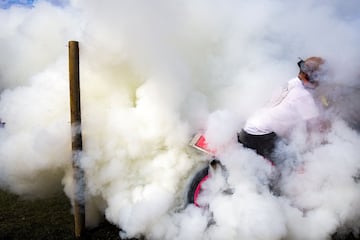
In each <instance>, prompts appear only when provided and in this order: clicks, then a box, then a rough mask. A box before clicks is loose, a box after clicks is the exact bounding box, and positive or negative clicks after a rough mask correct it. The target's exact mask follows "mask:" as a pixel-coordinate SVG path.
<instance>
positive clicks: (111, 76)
mask: <svg viewBox="0 0 360 240" xmlns="http://www.w3.org/2000/svg"><path fill="white" fill-rule="evenodd" d="M56 2H57V4H51V3H49V2H47V1H36V2H35V3H34V7H33V8H23V7H19V6H12V7H10V8H8V9H2V10H0V21H1V22H6V23H7V24H2V25H0V28H1V30H0V41H1V44H0V49H1V53H2V57H1V58H0V78H1V83H0V84H1V85H0V89H1V98H0V118H1V119H2V121H4V122H6V125H5V128H2V129H0V142H1V145H0V159H1V160H0V162H1V168H0V186H1V188H4V189H6V190H9V191H12V192H15V193H17V194H19V195H26V196H32V197H39V196H46V195H47V194H49V193H51V192H52V191H56V190H59V189H61V187H62V186H61V184H63V187H64V191H65V192H66V193H67V194H68V195H69V198H71V195H72V180H71V178H72V177H71V176H72V174H71V159H70V158H71V153H70V129H69V128H70V123H69V103H68V100H67V99H68V83H67V78H68V77H67V55H66V53H67V48H66V43H67V41H68V40H72V39H76V40H78V41H79V42H80V51H81V52H80V54H81V88H82V89H81V94H82V96H81V97H82V119H83V138H84V139H83V142H84V152H83V153H82V155H83V158H82V166H83V167H84V170H85V173H86V181H87V198H88V205H87V208H88V209H87V211H88V213H89V214H88V215H87V216H88V219H87V223H88V224H89V225H96V224H97V223H98V222H97V221H100V219H101V215H103V214H104V215H105V217H106V219H107V220H108V221H110V222H112V223H114V224H115V225H117V226H119V228H121V229H122V232H121V235H122V236H123V237H138V236H140V235H144V236H145V237H146V238H148V239H224V238H225V239H240V238H241V239H267V240H268V239H327V238H329V237H330V236H331V234H333V233H334V232H336V231H338V232H348V231H356V230H358V229H359V224H358V223H357V220H358V219H359V216H360V211H359V209H358V206H359V202H358V199H359V194H360V192H359V190H358V189H359V187H358V182H359V169H360V166H359V163H358V154H359V150H358V148H357V146H359V141H360V138H359V134H358V132H356V131H355V130H354V129H356V128H357V129H359V122H360V117H359V114H358V113H359V112H360V111H359V107H360V105H359V104H358V101H357V100H358V99H359V91H358V87H359V85H360V83H359V79H360V73H359V72H358V69H359V62H360V61H359V58H360V52H359V49H358V47H357V46H358V42H359V40H360V39H359V37H360V34H359V32H358V31H357V30H358V28H359V25H360V19H359V12H358V10H357V9H360V8H359V7H360V5H359V3H358V2H357V1H355V0H353V1H347V2H346V3H344V2H342V1H337V0H332V1H313V0H307V1H302V2H301V3H298V2H297V3H295V2H291V1H273V2H271V3H270V2H268V1H265V0H257V1H251V2H249V1H229V2H228V3H227V4H224V3H223V2H221V1H210V2H209V1H206V2H205V1H176V0H175V1H165V0H156V1H151V2H148V1H144V0H143V1H136V2H134V1H125V0H124V1H115V0H108V1H104V2H101V3H99V1H93V0H90V1H89V0H87V1H83V0H80V1H79V0H77V1H75V0H74V1H69V2H68V1H56ZM339 49H341V52H340V53H339ZM311 55H319V56H323V57H324V58H325V59H326V60H327V64H328V66H329V68H330V69H331V70H332V77H331V78H329V79H326V80H324V84H323V86H325V87H324V88H322V89H321V93H320V95H326V97H327V99H328V101H329V103H330V107H329V110H328V114H329V116H331V119H332V120H333V127H332V130H331V131H330V132H329V133H328V134H327V135H326V136H325V139H324V138H323V136H321V137H320V136H314V138H313V140H312V141H311V142H308V141H307V140H306V138H305V136H304V135H303V134H302V133H301V131H300V130H299V131H295V133H294V136H293V141H292V143H291V144H289V145H287V146H284V149H283V154H287V155H286V156H288V157H289V158H288V159H287V160H288V161H285V162H284V164H283V165H282V166H281V170H282V176H281V179H280V182H279V191H280V193H281V194H280V195H275V194H274V193H273V192H271V191H269V188H268V187H267V185H268V183H269V181H270V179H271V178H272V177H273V176H274V174H275V175H276V170H274V168H273V167H271V166H270V165H269V164H268V163H267V162H265V161H263V159H261V158H260V157H259V156H257V155H256V154H255V153H254V152H252V151H251V150H248V149H244V148H243V147H242V146H241V145H240V144H237V143H236V139H234V135H235V134H236V131H238V130H240V129H241V127H242V124H243V123H244V121H245V119H246V118H247V117H248V116H249V115H250V114H251V113H252V112H254V111H255V110H256V109H257V108H258V107H261V106H262V105H263V104H264V103H265V101H266V100H267V99H268V98H269V97H270V95H271V92H272V90H275V89H276V88H277V87H278V86H281V84H283V83H284V82H285V81H287V80H288V78H290V77H293V76H294V75H295V74H297V68H296V61H297V57H303V58H306V57H307V56H311ZM334 84H335V86H334ZM329 86H330V87H329ZM331 86H332V87H331ZM198 131H206V134H207V137H208V138H209V143H210V145H212V146H214V147H216V148H220V149H221V151H220V152H219V158H220V159H221V161H222V163H223V164H224V165H225V167H226V168H227V170H228V177H227V181H225V182H224V178H223V176H222V174H221V173H219V172H214V174H213V177H212V178H211V179H210V180H209V182H207V184H206V191H205V193H204V194H203V195H202V196H201V200H202V201H204V202H208V204H209V205H208V210H209V211H204V210H203V209H201V208H196V207H194V206H192V205H189V206H186V207H185V206H184V205H183V204H184V193H185V191H186V187H187V183H188V181H189V178H190V176H191V175H192V174H193V173H194V172H195V171H196V169H198V167H199V166H200V165H202V164H204V163H206V158H205V157H204V156H202V155H200V154H198V153H196V152H195V150H193V149H190V148H189V147H188V141H189V139H190V138H191V136H192V135H193V134H194V133H196V132H198ZM324 140H326V141H324ZM325 143H326V144H325ZM295 156H296V157H295ZM298 167H299V168H298ZM295 169H296V170H295ZM224 188H225V189H226V188H231V189H232V191H233V194H232V195H224V194H222V193H223V190H224ZM209 223H210V224H209Z"/></svg>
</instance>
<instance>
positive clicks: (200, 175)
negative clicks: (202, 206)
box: [186, 166, 209, 204]
mask: <svg viewBox="0 0 360 240" xmlns="http://www.w3.org/2000/svg"><path fill="white" fill-rule="evenodd" d="M208 174H209V166H206V167H204V168H202V169H201V170H199V171H198V172H197V173H196V174H195V176H194V177H193V179H192V180H191V183H190V186H189V190H188V192H187V199H186V200H187V204H195V191H196V188H197V187H198V185H199V184H200V183H201V181H202V180H203V179H204V178H205V177H207V176H208Z"/></svg>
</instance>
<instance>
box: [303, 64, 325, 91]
mask: <svg viewBox="0 0 360 240" xmlns="http://www.w3.org/2000/svg"><path fill="white" fill-rule="evenodd" d="M324 63H325V60H324V59H322V58H321V57H309V58H307V59H306V60H302V59H300V61H299V62H298V63H297V64H298V66H299V69H300V71H299V75H298V77H299V79H300V80H301V81H302V82H303V84H305V85H309V86H311V87H316V86H317V85H318V84H319V80H320V78H321V76H322V75H323V71H322V69H321V67H322V65H323V64H324Z"/></svg>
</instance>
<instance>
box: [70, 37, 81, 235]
mask: <svg viewBox="0 0 360 240" xmlns="http://www.w3.org/2000/svg"><path fill="white" fill-rule="evenodd" d="M79 80H80V74H79V44H78V42H77V41H69V85H70V111H71V133H72V166H73V170H74V222H75V237H76V238H77V239H82V238H84V234H85V193H84V192H85V179H84V171H83V169H82V168H81V165H80V157H81V151H82V137H81V110H80V81H79Z"/></svg>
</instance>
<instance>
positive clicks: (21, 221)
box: [0, 190, 360, 240]
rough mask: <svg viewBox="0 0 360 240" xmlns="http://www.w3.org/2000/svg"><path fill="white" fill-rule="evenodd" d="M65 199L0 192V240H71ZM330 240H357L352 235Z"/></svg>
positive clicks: (103, 233)
mask: <svg viewBox="0 0 360 240" xmlns="http://www.w3.org/2000/svg"><path fill="white" fill-rule="evenodd" d="M70 209H71V206H70V202H69V199H68V198H67V197H66V196H65V195H64V194H61V193H59V194H57V195H55V196H52V197H50V198H46V199H37V200H24V199H21V198H19V197H17V196H16V195H13V194H10V193H8V192H4V191H1V190H0V240H24V239H26V240H70V239H71V240H73V239H75V237H74V218H73V215H72V214H71V211H70ZM86 239H89V240H120V237H119V229H118V228H117V227H116V226H114V225H112V224H110V223H108V222H103V223H101V224H100V225H99V226H98V227H97V228H94V229H91V230H87V234H86ZM332 239H333V240H340V239H341V240H359V239H360V238H356V237H354V236H353V235H352V234H350V235H348V236H345V237H344V236H343V237H337V236H336V235H334V237H333V238H332Z"/></svg>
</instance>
